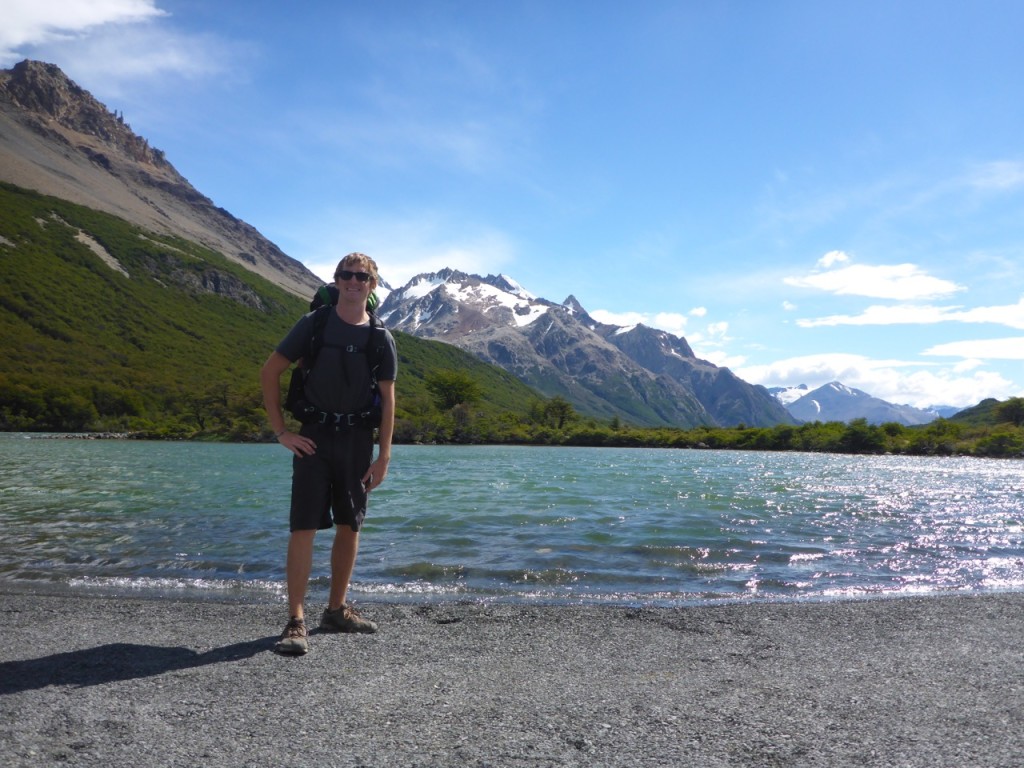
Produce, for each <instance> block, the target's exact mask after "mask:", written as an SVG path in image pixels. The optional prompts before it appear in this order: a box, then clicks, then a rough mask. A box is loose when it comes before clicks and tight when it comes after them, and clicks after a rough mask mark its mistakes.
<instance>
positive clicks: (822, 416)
mask: <svg viewBox="0 0 1024 768" xmlns="http://www.w3.org/2000/svg"><path fill="white" fill-rule="evenodd" d="M768 391H769V392H770V393H771V394H772V395H774V396H775V397H776V398H777V399H778V400H779V402H781V403H782V404H784V405H785V406H786V408H787V409H788V410H789V412H790V413H791V414H792V415H793V416H794V417H796V418H797V419H799V420H800V421H843V422H848V421H852V420H854V419H866V420H867V422H868V423H869V424H885V423H887V422H896V423H897V424H903V425H905V426H912V425H915V424H927V423H929V422H931V421H934V420H935V419H937V418H939V417H940V416H941V417H943V418H945V417H948V416H952V415H953V414H954V413H957V412H958V411H959V410H960V409H958V408H952V407H948V406H942V407H936V408H929V409H922V408H914V407H913V406H910V405H894V404H892V403H888V402H886V401H885V400H880V399H879V398H877V397H872V396H871V395H869V394H867V393H866V392H862V391H861V390H859V389H854V388H853V387H848V386H846V385H845V384H841V383H840V382H838V381H832V382H829V383H828V384H824V385H823V386H820V387H818V388H817V389H814V390H810V391H809V390H808V388H807V385H806V384H801V385H799V386H796V387H773V388H770V389H769V390H768Z"/></svg>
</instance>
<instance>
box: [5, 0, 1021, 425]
mask: <svg viewBox="0 0 1024 768" xmlns="http://www.w3.org/2000/svg"><path fill="white" fill-rule="evenodd" d="M3 17H4V19H3V23H2V25H0V64H2V65H3V66H4V67H9V66H11V65H12V64H14V63H15V62H17V61H19V60H21V59H23V58H33V59H40V60H43V61H49V62H52V63H55V64H57V65H59V66H60V67H61V68H62V69H63V70H64V71H65V72H66V73H67V74H68V75H69V76H70V77H72V78H73V79H74V80H75V81H76V82H78V84H79V85H81V86H82V87H84V88H86V89H87V90H89V91H90V92H92V93H93V95H95V96H96V97H97V98H99V99H100V100H101V101H103V102H104V103H105V104H106V105H107V106H108V107H109V108H110V109H112V110H118V111H120V112H123V114H124V117H125V120H126V121H127V122H128V123H130V124H131V125H132V127H133V128H134V129H135V131H136V132H137V133H139V134H140V135H142V136H145V137H146V138H147V139H148V140H149V141H150V144H152V145H153V146H155V147H158V148H160V149H162V150H164V151H165V152H166V155H167V158H168V160H170V161H171V162H172V163H173V164H174V165H175V167H176V168H177V169H178V170H179V171H180V172H181V173H182V174H183V175H184V176H185V177H186V178H188V179H189V181H191V182H192V184H193V185H194V186H195V187H196V188H198V189H199V190H200V191H201V192H203V193H204V194H206V195H208V196H209V197H211V198H212V199H213V200H214V202H215V203H216V204H217V205H219V206H222V207H224V208H226V209H227V210H229V211H230V212H231V213H233V214H234V215H236V216H238V217H239V218H241V219H244V220H245V221H247V222H249V223H250V224H252V225H253V226H255V227H256V228H257V229H259V230H260V231H261V232H262V233H263V234H264V235H266V236H267V237H268V238H270V239H271V240H272V241H274V242H275V243H277V244H278V245H279V246H280V247H281V248H282V249H283V250H284V251H285V252H286V253H288V254H289V255H291V256H293V257H295V258H297V259H299V260H300V261H303V262H304V263H306V264H307V265H308V266H309V267H310V268H311V269H313V271H314V272H317V273H318V274H321V275H324V276H326V275H328V274H329V273H330V271H331V270H332V269H333V265H334V264H335V263H336V261H337V259H338V258H339V257H340V256H342V255H344V254H345V253H348V252H349V251H353V250H360V251H365V252H366V253H369V254H371V255H372V256H374V257H375V258H376V259H377V261H378V263H379V264H380V265H381V271H382V274H383V276H384V278H385V279H386V280H387V281H388V282H390V283H391V284H392V285H394V286H396V287H397V286H401V285H403V284H404V283H405V282H406V281H407V280H409V279H410V278H411V277H413V276H414V275H416V274H418V273H420V272H428V271H435V270H438V269H440V268H443V267H453V268H457V269H462V270H465V271H469V272H474V273H478V274H497V273H503V274H506V275H509V276H510V277H512V278H514V279H515V280H516V281H517V282H519V283H520V284H521V285H522V286H523V287H525V288H526V289H527V290H528V291H530V292H531V293H533V294H534V295H537V296H541V297H544V298H547V299H551V300H553V301H562V300H563V299H565V298H566V297H567V296H568V295H570V294H572V295H575V296H576V298H577V299H579V301H580V302H581V303H582V304H583V306H584V307H586V308H587V309H588V310H589V311H590V312H591V314H593V315H594V316H595V317H597V318H599V319H602V320H605V321H608V322H615V323H617V324H620V325H627V324H632V323H635V322H638V321H640V322H644V323H646V324H648V325H651V326H655V327H659V328H664V329H666V330H670V331H672V332H673V333H676V334H678V335H682V336H685V338H686V339H687V340H688V341H689V342H690V344H691V345H692V347H693V348H694V350H695V352H696V353H697V354H698V356H700V357H703V358H705V359H708V360H711V361H712V362H715V363H716V364H719V365H726V366H728V367H730V368H731V369H733V370H734V371H735V372H736V373H738V374H739V375H740V376H741V377H743V378H744V379H746V380H747V381H750V382H752V383H757V384H765V385H766V386H776V385H796V384H801V383H806V384H808V385H810V386H812V387H814V386H818V385H821V384H824V383H827V382H828V381H831V380H839V381H842V382H843V383H844V384H847V385H849V386H853V387H857V388H859V389H863V390H865V391H867V392H869V393H870V394H873V395H876V396H878V397H881V398H883V399H886V400H889V401H891V402H896V403H909V404H912V405H918V406H927V405H932V404H936V405H938V404H948V405H957V406H968V405H973V404H974V403H976V402H978V401H979V400H980V399H982V398H984V397H997V398H1000V399H1004V398H1006V397H1009V396H1024V258H1022V257H1024V143H1022V142H1024V99H1022V98H1021V97H1020V87H1021V85H1020V84H1021V82H1022V81H1024V46H1021V45H1020V44H1019V34H1020V30H1021V29H1024V3H1019V2H1016V0H977V1H976V2H971V3H966V2H959V1H958V2H950V1H948V0H927V1H925V0H921V1H919V2H899V1H898V0H890V1H888V2H882V1H878V2H875V1H873V0H867V1H866V2H856V3H852V2H849V1H848V0H846V1H845V2H832V1H831V0H806V1H799V2H797V1H788V0H779V1H778V2H770V1H768V0H765V1H760V0H757V1H755V0H747V1H746V2H714V1H713V0H707V1H704V2H661V1H659V0H642V1H641V2H636V3H623V2H614V3H613V2H602V1H601V0H592V1H590V2H584V0H550V1H549V2H496V1H495V2H487V1H485V0H476V1H469V2H460V1H452V2H426V1H421V2H360V1H356V0H353V1H350V2H312V1H311V2H299V3H282V2H280V1H279V0H278V1H277V2H261V1H260V0H251V1H249V2H236V1H235V0H218V2H207V0H89V1H86V0H81V1H80V2H66V1H62V0H48V2H46V3H42V2H39V0H30V1H26V0H3Z"/></svg>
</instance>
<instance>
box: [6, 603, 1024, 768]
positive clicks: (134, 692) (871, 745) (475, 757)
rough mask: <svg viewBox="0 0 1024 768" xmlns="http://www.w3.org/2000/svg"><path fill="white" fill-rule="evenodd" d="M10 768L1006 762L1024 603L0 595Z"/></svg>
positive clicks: (1012, 746)
mask: <svg viewBox="0 0 1024 768" xmlns="http://www.w3.org/2000/svg"><path fill="white" fill-rule="evenodd" d="M0 607H2V610H3V627H4V638H5V642H4V643H3V650H2V651H0V713H2V720H0V722H2V725H0V758H2V759H3V763H4V764H5V765H9V766H29V765H32V766H36V765H40V764H43V765H45V764H52V763H59V762H62V761H64V762H67V763H68V764H75V765H104V766H111V767H116V766H128V765H132V766H134V765H138V764H140V762H142V763H147V764H153V765H168V766H170V765H182V766H185V765H189V766H191V765H197V764H209V765H217V766H236V765H237V766H243V765H254V766H256V765H283V764H289V763H297V762H308V763H310V764H315V763H320V764H325V765H338V766H349V765H351V766H357V765H358V766H526V765H530V766H537V765H542V766H577V765H579V766H596V765H606V766H616V765H701V766H736V765H749V766H763V765H786V766H841V765H870V766H946V765H948V766H958V767H959V766H964V765H969V766H1011V765H1016V764H1017V763H1019V759H1020V755H1021V754H1024V728H1022V727H1021V725H1022V724H1024V719H1022V715H1021V714H1020V713H1021V711H1022V709H1024V670H1022V669H1021V666H1022V665H1021V664H1020V660H1021V656H1022V651H1021V638H1022V637H1024V593H987V594H983V595H944V596H928V597H901V598H897V599H870V600H850V601H828V602H813V603H811V602H799V603H761V604H728V605H713V606H694V607H681V608H627V607H614V606H532V605H512V604H485V605H481V604H475V603H474V604H467V603H455V604H452V603H440V604H415V603H387V602H369V601H367V602H360V603H359V607H360V610H361V611H362V612H363V613H364V614H365V615H366V616H367V617H368V618H371V619H373V620H375V621H377V622H379V624H380V631H379V632H378V633H377V634H375V635H334V634H325V633H321V632H318V631H316V630H315V629H313V627H315V625H316V623H317V620H318V618H319V610H320V608H321V606H318V605H316V604H310V605H309V606H308V614H307V616H308V618H307V621H309V622H310V627H311V630H312V632H311V636H310V646H311V650H310V653H309V654H308V655H307V656H304V657H299V658H284V657H281V656H278V655H276V654H275V653H274V652H273V650H272V648H273V643H274V641H275V640H276V638H277V635H278V634H279V633H280V631H281V628H282V627H283V624H284V618H285V617H284V610H283V606H280V605H268V604H255V605H249V604H240V603H233V602H229V603H222V602H210V601H190V600H176V599H168V598H161V599H151V598H134V597H131V598H121V597H93V596H85V595H52V594H36V593H30V592H21V591H7V590H4V589H2V588H0Z"/></svg>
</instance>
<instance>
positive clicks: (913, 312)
mask: <svg viewBox="0 0 1024 768" xmlns="http://www.w3.org/2000/svg"><path fill="white" fill-rule="evenodd" d="M934 323H991V324H993V325H1005V326H1007V327H1009V328H1020V329H1024V298H1022V299H1021V300H1020V301H1018V302H1017V303H1016V304H1006V305H1001V306H993V307H975V308H973V309H963V308H962V307H937V306H931V305H917V304H896V305H891V306H882V305H875V306H871V307H868V308H867V309H865V310H864V311H863V312H861V313H860V314H859V315H830V316H828V317H819V318H813V319H801V320H797V321H796V324H797V325H798V326H800V327H801V328H817V327H822V326H838V325H930V324H934Z"/></svg>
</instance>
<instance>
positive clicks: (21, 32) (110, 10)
mask: <svg viewBox="0 0 1024 768" xmlns="http://www.w3.org/2000/svg"><path fill="white" fill-rule="evenodd" d="M165 15H166V13H165V12H164V11H161V10H160V9H159V8H157V7H156V5H155V3H154V2H153V0H91V2H87V3H83V2H81V0H48V2H39V0H7V2H5V3H4V9H3V23H2V24H0V63H3V64H9V63H11V62H12V61H14V60H16V59H18V58H24V56H25V48H26V47H28V48H31V47H33V46H39V45H44V44H46V43H51V42H55V41H60V42H66V41H69V40H73V39H76V38H79V37H81V36H82V35H84V34H87V33H90V32H93V31H95V30H96V29H97V28H99V27H102V26H103V25H107V24H114V25H120V24H134V23H138V22H141V21H147V20H150V19H154V18H158V17H161V16H165Z"/></svg>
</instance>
